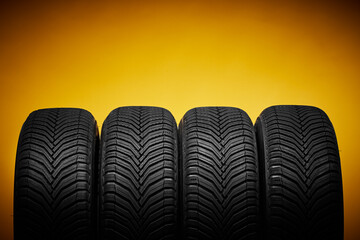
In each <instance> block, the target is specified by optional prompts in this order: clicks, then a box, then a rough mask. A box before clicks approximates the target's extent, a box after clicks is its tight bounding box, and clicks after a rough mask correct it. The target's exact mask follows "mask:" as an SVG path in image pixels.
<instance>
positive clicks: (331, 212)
mask: <svg viewBox="0 0 360 240" xmlns="http://www.w3.org/2000/svg"><path fill="white" fill-rule="evenodd" d="M255 130H256V135H257V141H258V149H259V161H260V162H259V163H260V170H261V192H262V194H261V197H262V200H263V201H262V207H263V219H264V233H265V239H337V240H340V239H343V232H344V222H343V193H342V179H341V169H340V157H339V150H338V145H337V140H336V136H335V131H334V128H333V126H332V124H331V122H330V120H329V118H328V117H327V115H326V114H325V113H324V112H323V111H322V110H320V109H318V108H315V107H310V106H293V105H289V106H286V105H285V106H273V107H269V108H267V109H265V110H264V111H263V112H262V113H261V115H260V116H259V118H258V119H257V121H256V124H255Z"/></svg>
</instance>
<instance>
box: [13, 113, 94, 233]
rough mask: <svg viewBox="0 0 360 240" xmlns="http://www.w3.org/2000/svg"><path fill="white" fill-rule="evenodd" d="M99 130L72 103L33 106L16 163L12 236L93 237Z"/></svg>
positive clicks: (19, 144) (20, 139)
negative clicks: (52, 106) (66, 104)
mask: <svg viewBox="0 0 360 240" xmlns="http://www.w3.org/2000/svg"><path fill="white" fill-rule="evenodd" d="M97 142H98V131H97V125H96V121H95V119H94V118H93V116H92V115H91V114H90V113H89V112H88V111H85V110H82V109H75V108H54V109H41V110H37V111H34V112H32V113H31V114H30V115H29V116H28V118H27V120H26V121H25V123H24V125H23V126H22V129H21V133H20V137H19V142H18V148H17V156H16V165H15V183H14V239H15V240H21V239H27V240H28V239H93V236H94V235H95V231H94V230H95V226H96V216H95V211H96V207H95V199H96V198H95V195H96V193H95V190H96V188H95V179H96V178H95V177H94V174H95V171H96V170H95V169H94V167H95V166H96V163H95V159H96V152H97V151H96V146H97Z"/></svg>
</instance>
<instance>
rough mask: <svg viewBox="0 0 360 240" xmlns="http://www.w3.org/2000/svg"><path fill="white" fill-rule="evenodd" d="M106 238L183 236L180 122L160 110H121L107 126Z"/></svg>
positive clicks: (103, 177)
mask: <svg viewBox="0 0 360 240" xmlns="http://www.w3.org/2000/svg"><path fill="white" fill-rule="evenodd" d="M100 152H101V158H100V194H99V203H100V204H99V207H100V209H99V211H100V212H99V217H100V238H101V239H133V240H141V239H175V238H176V237H177V211H178V208H177V195H178V188H177V179H178V171H177V169H178V166H177V164H178V163H177V161H178V151H177V130H176V123H175V120H174V118H173V116H172V115H171V113H170V112H169V111H167V110H165V109H163V108H157V107H120V108H117V109H115V110H113V111H112V112H111V113H110V114H109V116H108V117H107V118H106V120H105V122H104V124H103V127H102V138H101V150H100Z"/></svg>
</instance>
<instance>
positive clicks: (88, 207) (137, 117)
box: [14, 105, 343, 240]
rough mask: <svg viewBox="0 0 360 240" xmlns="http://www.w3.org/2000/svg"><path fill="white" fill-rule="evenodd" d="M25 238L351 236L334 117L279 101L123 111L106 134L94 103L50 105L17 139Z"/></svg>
mask: <svg viewBox="0 0 360 240" xmlns="http://www.w3.org/2000/svg"><path fill="white" fill-rule="evenodd" d="M14 237H15V239H16V240H19V239H37V240H38V239H67V240H69V239H133V240H140V239H218V240H221V239H229V240H230V239H343V194H342V178H341V169H340V158H339V151H338V146H337V141H336V136H335V132H334V128H333V126H332V124H331V122H330V120H329V118H328V117H327V115H326V114H325V113H324V112H323V111H322V110H320V109H318V108H315V107H310V106H290V105H289V106H273V107H270V108H267V109H266V110H264V111H263V112H262V113H261V115H260V116H259V117H258V119H257V121H256V123H255V126H253V124H252V122H251V120H250V118H249V117H248V115H247V114H246V113H245V112H244V111H242V110H240V109H238V108H232V107H200V108H195V109H192V110H190V111H188V112H187V113H186V114H185V116H184V117H183V118H182V120H181V121H180V124H179V127H177V125H176V122H175V120H174V118H173V116H172V115H171V113H170V112H169V111H167V110H165V109H163V108H158V107H120V108H117V109H115V110H113V111H112V112H111V113H110V114H109V115H108V117H107V118H106V120H105V122H104V124H103V127H102V133H101V140H100V138H99V133H98V128H97V123H96V121H95V119H94V117H93V116H92V115H91V114H90V113H89V112H88V111H86V110H82V109H75V108H55V109H42V110H37V111H34V112H32V113H31V114H30V115H29V117H28V118H27V120H26V121H25V123H24V125H23V127H22V130H21V133H20V137H19V142H18V149H17V157H16V167H15V188H14Z"/></svg>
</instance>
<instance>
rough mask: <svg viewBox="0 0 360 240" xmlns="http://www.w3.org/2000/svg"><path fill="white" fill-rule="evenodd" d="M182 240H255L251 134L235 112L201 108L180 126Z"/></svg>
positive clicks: (255, 176)
mask: <svg viewBox="0 0 360 240" xmlns="http://www.w3.org/2000/svg"><path fill="white" fill-rule="evenodd" d="M180 139H181V140H180V141H181V145H182V150H181V151H182V161H183V162H182V167H181V171H182V175H183V193H182V195H183V198H182V201H183V209H184V210H183V212H184V214H183V216H182V219H183V228H184V239H220V240H221V239H229V240H230V239H257V237H258V234H259V183H258V164H257V150H256V145H255V133H254V130H253V126H252V123H251V120H250V118H249V117H248V115H247V114H246V113H245V112H243V111H242V110H240V109H237V108H228V107H203V108H195V109H192V110H190V111H188V112H187V113H186V114H185V116H184V117H183V119H182V121H181V122H180Z"/></svg>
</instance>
